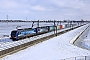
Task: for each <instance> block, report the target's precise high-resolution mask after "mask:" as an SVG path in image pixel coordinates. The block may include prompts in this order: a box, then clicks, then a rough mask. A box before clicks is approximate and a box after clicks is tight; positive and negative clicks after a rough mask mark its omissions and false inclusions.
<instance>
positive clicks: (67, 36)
mask: <svg viewBox="0 0 90 60" xmlns="http://www.w3.org/2000/svg"><path fill="white" fill-rule="evenodd" d="M86 26H88V25H86ZM86 26H82V27H80V28H77V29H75V30H72V31H69V32H67V33H64V34H61V35H60V36H57V37H54V38H51V39H49V40H47V41H44V42H42V43H39V44H36V45H34V46H31V47H29V48H27V49H24V50H22V51H19V52H17V53H14V54H11V55H7V56H5V57H3V58H1V60H60V59H65V58H70V57H77V56H90V51H89V50H85V49H82V48H79V47H77V46H74V45H73V44H70V41H71V40H72V39H73V38H75V36H76V35H77V34H79V33H80V32H81V31H83V30H84V29H85V28H86ZM27 40H28V39H27Z"/></svg>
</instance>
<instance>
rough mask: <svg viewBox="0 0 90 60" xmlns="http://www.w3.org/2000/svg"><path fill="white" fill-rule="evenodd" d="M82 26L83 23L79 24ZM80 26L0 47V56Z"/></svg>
mask: <svg viewBox="0 0 90 60" xmlns="http://www.w3.org/2000/svg"><path fill="white" fill-rule="evenodd" d="M81 26H83V25H81ZM81 26H77V27H73V28H68V29H65V30H62V31H60V32H57V34H51V35H48V36H44V37H42V38H36V39H35V40H32V41H29V40H28V41H25V40H23V42H19V43H18V44H16V45H15V44H14V45H13V46H12V45H10V46H9V47H7V48H6V49H0V58H2V57H4V56H6V55H10V54H13V53H16V52H18V51H20V50H23V49H26V48H28V47H30V46H33V45H35V44H38V43H41V42H43V41H46V40H48V39H50V38H53V37H55V36H58V35H61V34H63V33H66V32H68V31H71V30H73V29H76V28H78V27H81Z"/></svg>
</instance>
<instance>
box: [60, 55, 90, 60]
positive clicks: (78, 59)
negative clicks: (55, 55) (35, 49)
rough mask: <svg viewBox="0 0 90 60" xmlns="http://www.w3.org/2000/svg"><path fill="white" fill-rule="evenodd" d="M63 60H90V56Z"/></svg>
mask: <svg viewBox="0 0 90 60" xmlns="http://www.w3.org/2000/svg"><path fill="white" fill-rule="evenodd" d="M61 60H90V56H78V57H71V58H66V59H61Z"/></svg>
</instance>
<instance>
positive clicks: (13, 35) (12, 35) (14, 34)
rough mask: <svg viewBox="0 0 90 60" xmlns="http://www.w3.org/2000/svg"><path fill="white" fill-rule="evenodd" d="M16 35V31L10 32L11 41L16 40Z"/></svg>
mask: <svg viewBox="0 0 90 60" xmlns="http://www.w3.org/2000/svg"><path fill="white" fill-rule="evenodd" d="M16 35H17V31H16V30H15V31H12V32H11V39H12V40H16V39H17V37H16Z"/></svg>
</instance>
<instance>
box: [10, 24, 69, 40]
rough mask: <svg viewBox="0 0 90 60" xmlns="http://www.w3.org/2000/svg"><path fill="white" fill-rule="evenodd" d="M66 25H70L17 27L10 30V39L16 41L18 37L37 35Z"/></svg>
mask: <svg viewBox="0 0 90 60" xmlns="http://www.w3.org/2000/svg"><path fill="white" fill-rule="evenodd" d="M68 27H71V25H69V24H65V25H58V26H43V27H37V28H24V29H17V30H13V31H12V32H11V39H12V40H13V41H18V40H20V39H24V38H28V37H32V36H37V35H40V34H44V33H48V32H51V31H55V30H56V29H57V30H60V29H62V28H68Z"/></svg>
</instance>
